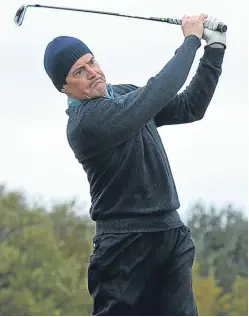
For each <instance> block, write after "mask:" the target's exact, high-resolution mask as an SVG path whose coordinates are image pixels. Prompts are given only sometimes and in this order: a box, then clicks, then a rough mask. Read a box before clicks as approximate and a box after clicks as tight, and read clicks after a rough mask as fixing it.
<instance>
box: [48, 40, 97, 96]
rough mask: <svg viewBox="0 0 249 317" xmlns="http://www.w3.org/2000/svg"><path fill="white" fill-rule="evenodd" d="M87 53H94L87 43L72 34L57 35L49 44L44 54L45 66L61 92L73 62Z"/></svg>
mask: <svg viewBox="0 0 249 317" xmlns="http://www.w3.org/2000/svg"><path fill="white" fill-rule="evenodd" d="M87 53H91V54H92V52H91V51H90V49H89V48H88V47H87V46H86V44H84V43H83V42H82V41H80V40H79V39H77V38H74V37H70V36H59V37H56V38H55V39H54V40H53V41H51V42H50V43H49V44H48V45H47V47H46V50H45V54H44V68H45V70H46V72H47V74H48V76H49V77H50V78H51V80H52V82H53V84H54V85H55V87H56V88H57V89H58V90H59V91H60V92H61V89H62V88H63V85H64V84H65V79H66V77H67V75H68V72H69V71H70V69H71V67H72V66H73V64H74V63H75V62H76V61H77V60H78V59H79V58H80V57H82V56H83V55H85V54H87ZM92 55H93V54H92Z"/></svg>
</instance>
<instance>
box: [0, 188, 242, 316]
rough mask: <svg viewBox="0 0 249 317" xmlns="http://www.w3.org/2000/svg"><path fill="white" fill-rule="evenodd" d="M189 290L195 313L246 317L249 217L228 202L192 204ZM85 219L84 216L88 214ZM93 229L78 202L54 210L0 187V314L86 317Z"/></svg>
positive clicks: (188, 219)
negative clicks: (193, 247)
mask: <svg viewBox="0 0 249 317" xmlns="http://www.w3.org/2000/svg"><path fill="white" fill-rule="evenodd" d="M186 212H187V222H186V224H187V225H188V226H189V228H190V229H191V232H192V237H193V240H194V242H195V245H196V260H195V264H194V268H193V286H194V292H195V296H196V300H197V306H198V311H199V315H200V316H207V315H211V316H248V253H247V252H248V219H247V217H246V216H245V215H244V213H243V211H241V210H237V209H236V208H235V207H233V206H231V205H228V206H226V207H224V208H222V209H217V208H215V207H214V206H209V207H207V206H205V205H203V204H201V203H199V202H196V203H194V204H193V205H192V206H191V207H190V208H189V210H187V211H186ZM85 214H86V213H85ZM93 235H94V225H93V223H92V221H91V220H90V219H89V217H88V216H79V213H78V210H77V206H76V203H75V201H73V200H72V201H71V202H65V203H61V204H54V205H53V206H52V208H51V210H48V209H46V208H45V207H44V206H40V205H38V204H34V205H33V206H30V204H28V203H27V201H26V198H25V195H24V194H23V193H22V192H20V191H14V190H12V191H10V190H7V189H6V187H4V186H0V259H1V261H0V315H1V316H24V315H26V316H38V315H40V316H48V315H50V316H51V315H52V316H68V315H70V316H72V315H73V316H88V315H90V313H91V312H92V299H91V297H90V295H89V294H88V289H87V269H88V263H89V256H90V254H91V252H92V238H93Z"/></svg>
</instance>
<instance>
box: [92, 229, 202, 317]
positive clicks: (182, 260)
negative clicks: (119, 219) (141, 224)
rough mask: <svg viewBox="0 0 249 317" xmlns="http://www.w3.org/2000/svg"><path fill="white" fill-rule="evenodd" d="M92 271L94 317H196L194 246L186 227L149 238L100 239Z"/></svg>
mask: <svg viewBox="0 0 249 317" xmlns="http://www.w3.org/2000/svg"><path fill="white" fill-rule="evenodd" d="M93 241H94V250H93V254H92V255H91V258H90V265H89V268H88V289H89V293H90V295H91V296H92V297H93V300H94V307H93V312H92V315H95V316H115V315H116V316H127V315H128V316H141V315H143V316H144V315H145V316H155V315H157V316H179V315H180V316H183V315H185V316H197V315H198V313H197V308H196V304H195V299H194V294H193V289H192V274H191V272H192V266H193V262H194V256H195V246H194V243H193V241H192V239H191V235H190V230H189V229H188V228H187V227H186V226H182V227H179V228H176V229H171V230H167V231H160V232H149V233H127V234H100V235H96V236H95V237H94V239H93Z"/></svg>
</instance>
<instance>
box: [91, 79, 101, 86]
mask: <svg viewBox="0 0 249 317" xmlns="http://www.w3.org/2000/svg"><path fill="white" fill-rule="evenodd" d="M103 82H104V81H103V79H101V78H98V79H97V80H95V81H94V82H93V83H92V84H91V86H93V85H94V86H96V85H97V84H99V83H103Z"/></svg>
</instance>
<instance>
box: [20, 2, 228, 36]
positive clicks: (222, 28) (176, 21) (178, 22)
mask: <svg viewBox="0 0 249 317" xmlns="http://www.w3.org/2000/svg"><path fill="white" fill-rule="evenodd" d="M28 6H29V7H35V8H45V9H56V10H66V11H76V12H85V13H95V14H104V15H112V16H118V17H125V18H133V19H141V20H149V21H157V22H165V23H170V24H176V25H181V24H182V20H181V19H173V18H159V17H144V16H137V15H128V14H121V13H116V12H108V11H97V10H87V9H78V8H70V7H58V6H49V5H41V4H34V5H27V6H26V7H28ZM19 10H20V9H19ZM204 27H205V28H207V25H205V23H204ZM226 30H227V26H226V25H225V24H223V23H221V22H220V23H219V25H218V27H217V29H216V30H215V31H219V32H226Z"/></svg>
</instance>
